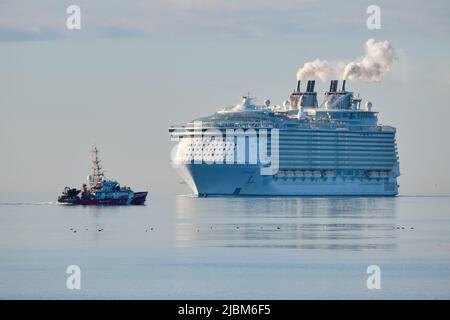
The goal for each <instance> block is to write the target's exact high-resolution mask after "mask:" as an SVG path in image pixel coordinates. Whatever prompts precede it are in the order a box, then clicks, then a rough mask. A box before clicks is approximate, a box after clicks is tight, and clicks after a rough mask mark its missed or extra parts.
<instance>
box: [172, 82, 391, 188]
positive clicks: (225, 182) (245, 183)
mask: <svg viewBox="0 0 450 320" xmlns="http://www.w3.org/2000/svg"><path fill="white" fill-rule="evenodd" d="M313 90H314V81H309V82H308V89H307V91H306V92H301V91H300V84H298V86H297V90H296V91H294V92H293V93H292V94H291V97H290V102H289V103H285V105H284V107H279V106H274V107H271V106H270V105H269V103H267V102H266V103H265V105H256V104H254V103H253V102H252V99H250V98H248V97H244V98H243V101H242V103H241V104H239V105H237V106H234V107H228V108H225V109H223V110H221V111H219V112H216V113H215V114H213V115H212V116H209V117H204V118H200V119H197V120H195V121H193V122H191V123H188V124H187V125H185V126H179V127H171V128H170V129H169V131H170V133H171V136H172V138H173V139H174V140H177V141H178V145H177V148H176V152H175V156H174V157H173V159H172V164H173V166H174V167H175V169H176V170H177V171H178V172H179V174H180V176H181V177H182V178H183V180H184V181H185V182H186V184H187V185H188V186H189V187H190V188H191V190H192V191H193V192H194V193H195V194H197V195H199V196H208V195H254V196H258V195H260V196H277V195H280V196H298V195H307V196H314V195H320V196H323V195H349V196H371V195H373V196H395V195H397V194H398V184H397V177H398V176H399V175H400V170H399V161H398V154H397V146H396V138H395V134H396V129H395V128H394V127H391V126H385V125H379V124H378V118H377V112H374V111H372V105H371V103H370V102H367V103H366V104H365V107H362V106H361V99H360V98H353V93H352V92H347V91H345V84H343V86H342V90H340V91H338V90H337V82H335V81H332V82H331V86H330V91H328V92H326V93H325V98H324V102H323V103H322V104H321V105H320V107H319V106H318V103H317V99H316V93H315V92H314V91H313ZM198 123H201V127H200V128H199V126H198ZM274 132H276V139H274V136H275V134H274ZM266 156H267V157H268V159H270V161H269V162H267V161H266V160H267V159H266ZM268 167H271V170H267V168H268ZM264 170H266V172H265V173H264ZM267 171H268V172H270V173H269V174H267Z"/></svg>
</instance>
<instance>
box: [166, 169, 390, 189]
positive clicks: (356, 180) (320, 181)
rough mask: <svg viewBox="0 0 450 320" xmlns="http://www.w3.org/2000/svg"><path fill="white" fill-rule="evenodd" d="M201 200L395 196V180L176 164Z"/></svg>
mask: <svg viewBox="0 0 450 320" xmlns="http://www.w3.org/2000/svg"><path fill="white" fill-rule="evenodd" d="M173 166H174V167H175V169H176V170H177V171H178V173H179V174H180V176H181V177H182V178H183V180H184V181H185V182H186V184H187V185H188V186H189V187H190V189H191V190H192V192H193V193H195V194H196V195H198V196H228V195H229V196H395V195H397V194H398V186H397V181H396V179H395V178H394V177H344V176H334V177H326V176H323V175H320V174H318V175H315V176H304V175H303V176H298V175H296V174H295V172H294V173H290V174H286V173H278V174H275V175H269V176H266V175H261V174H260V167H259V166H258V165H236V164H231V165H227V164H212V165H205V164H193V163H174V164H173Z"/></svg>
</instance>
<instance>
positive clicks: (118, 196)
mask: <svg viewBox="0 0 450 320" xmlns="http://www.w3.org/2000/svg"><path fill="white" fill-rule="evenodd" d="M91 153H92V156H93V159H92V169H93V172H92V174H90V175H89V176H88V177H87V184H86V183H84V184H83V185H82V187H81V190H79V189H76V188H70V187H65V188H64V190H63V192H62V194H61V195H60V196H59V197H58V202H59V203H64V204H71V205H85V206H116V205H143V204H144V203H145V199H146V198H147V193H148V192H146V191H144V192H134V191H133V190H131V188H130V187H126V186H123V187H121V186H120V184H119V183H118V182H117V181H114V180H110V179H107V178H106V177H105V174H104V172H103V171H102V167H101V165H100V162H101V161H100V160H99V158H98V149H97V147H94V149H93V150H92V151H91Z"/></svg>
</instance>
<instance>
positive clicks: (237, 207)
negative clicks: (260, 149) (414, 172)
mask: <svg viewBox="0 0 450 320" xmlns="http://www.w3.org/2000/svg"><path fill="white" fill-rule="evenodd" d="M56 197H57V194H42V193H39V194H29V193H3V194H0V298H3V299H30V298H31V299H67V298H68V299H344V298H349V299H409V298H412V299H416V298H425V299H449V298H450V197H432V196H399V197H396V198H357V197H345V198H339V197H333V198H322V197H321V198H195V197H192V196H189V195H176V194H157V193H151V194H150V197H149V199H148V204H147V205H146V206H137V207H71V206H64V205H58V204H56V203H54V202H53V201H54V199H55V198H56ZM75 231H76V232H75ZM69 265H77V266H79V267H80V270H81V277H80V282H81V289H80V290H69V289H67V287H66V280H67V277H69V274H66V269H67V267H68V266H69ZM369 265H376V266H378V267H379V268H380V271H381V272H380V285H381V288H380V289H373V290H369V289H368V287H367V284H366V281H367V278H368V277H369V276H370V275H369V274H367V272H366V271H367V267H368V266H369Z"/></svg>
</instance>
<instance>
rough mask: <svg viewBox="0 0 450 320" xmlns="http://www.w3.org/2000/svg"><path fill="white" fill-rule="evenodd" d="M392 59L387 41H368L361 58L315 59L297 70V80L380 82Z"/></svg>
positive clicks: (392, 53)
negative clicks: (340, 79) (349, 59)
mask: <svg viewBox="0 0 450 320" xmlns="http://www.w3.org/2000/svg"><path fill="white" fill-rule="evenodd" d="M394 59H395V51H394V48H392V46H391V45H390V44H389V42H388V41H383V42H375V40H374V39H369V40H367V42H366V47H365V55H364V56H363V57H360V58H357V59H355V60H353V61H351V62H348V61H347V62H346V61H326V60H320V59H315V60H313V61H310V62H307V63H305V64H304V65H303V67H302V68H300V69H299V70H298V72H297V79H298V80H306V79H311V78H315V77H317V78H319V79H320V80H322V81H326V80H328V79H331V78H337V79H339V78H342V79H349V80H357V79H363V80H366V81H370V82H372V81H380V80H381V78H382V77H383V76H384V74H385V73H386V72H388V71H390V69H391V67H392V64H393V62H394Z"/></svg>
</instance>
